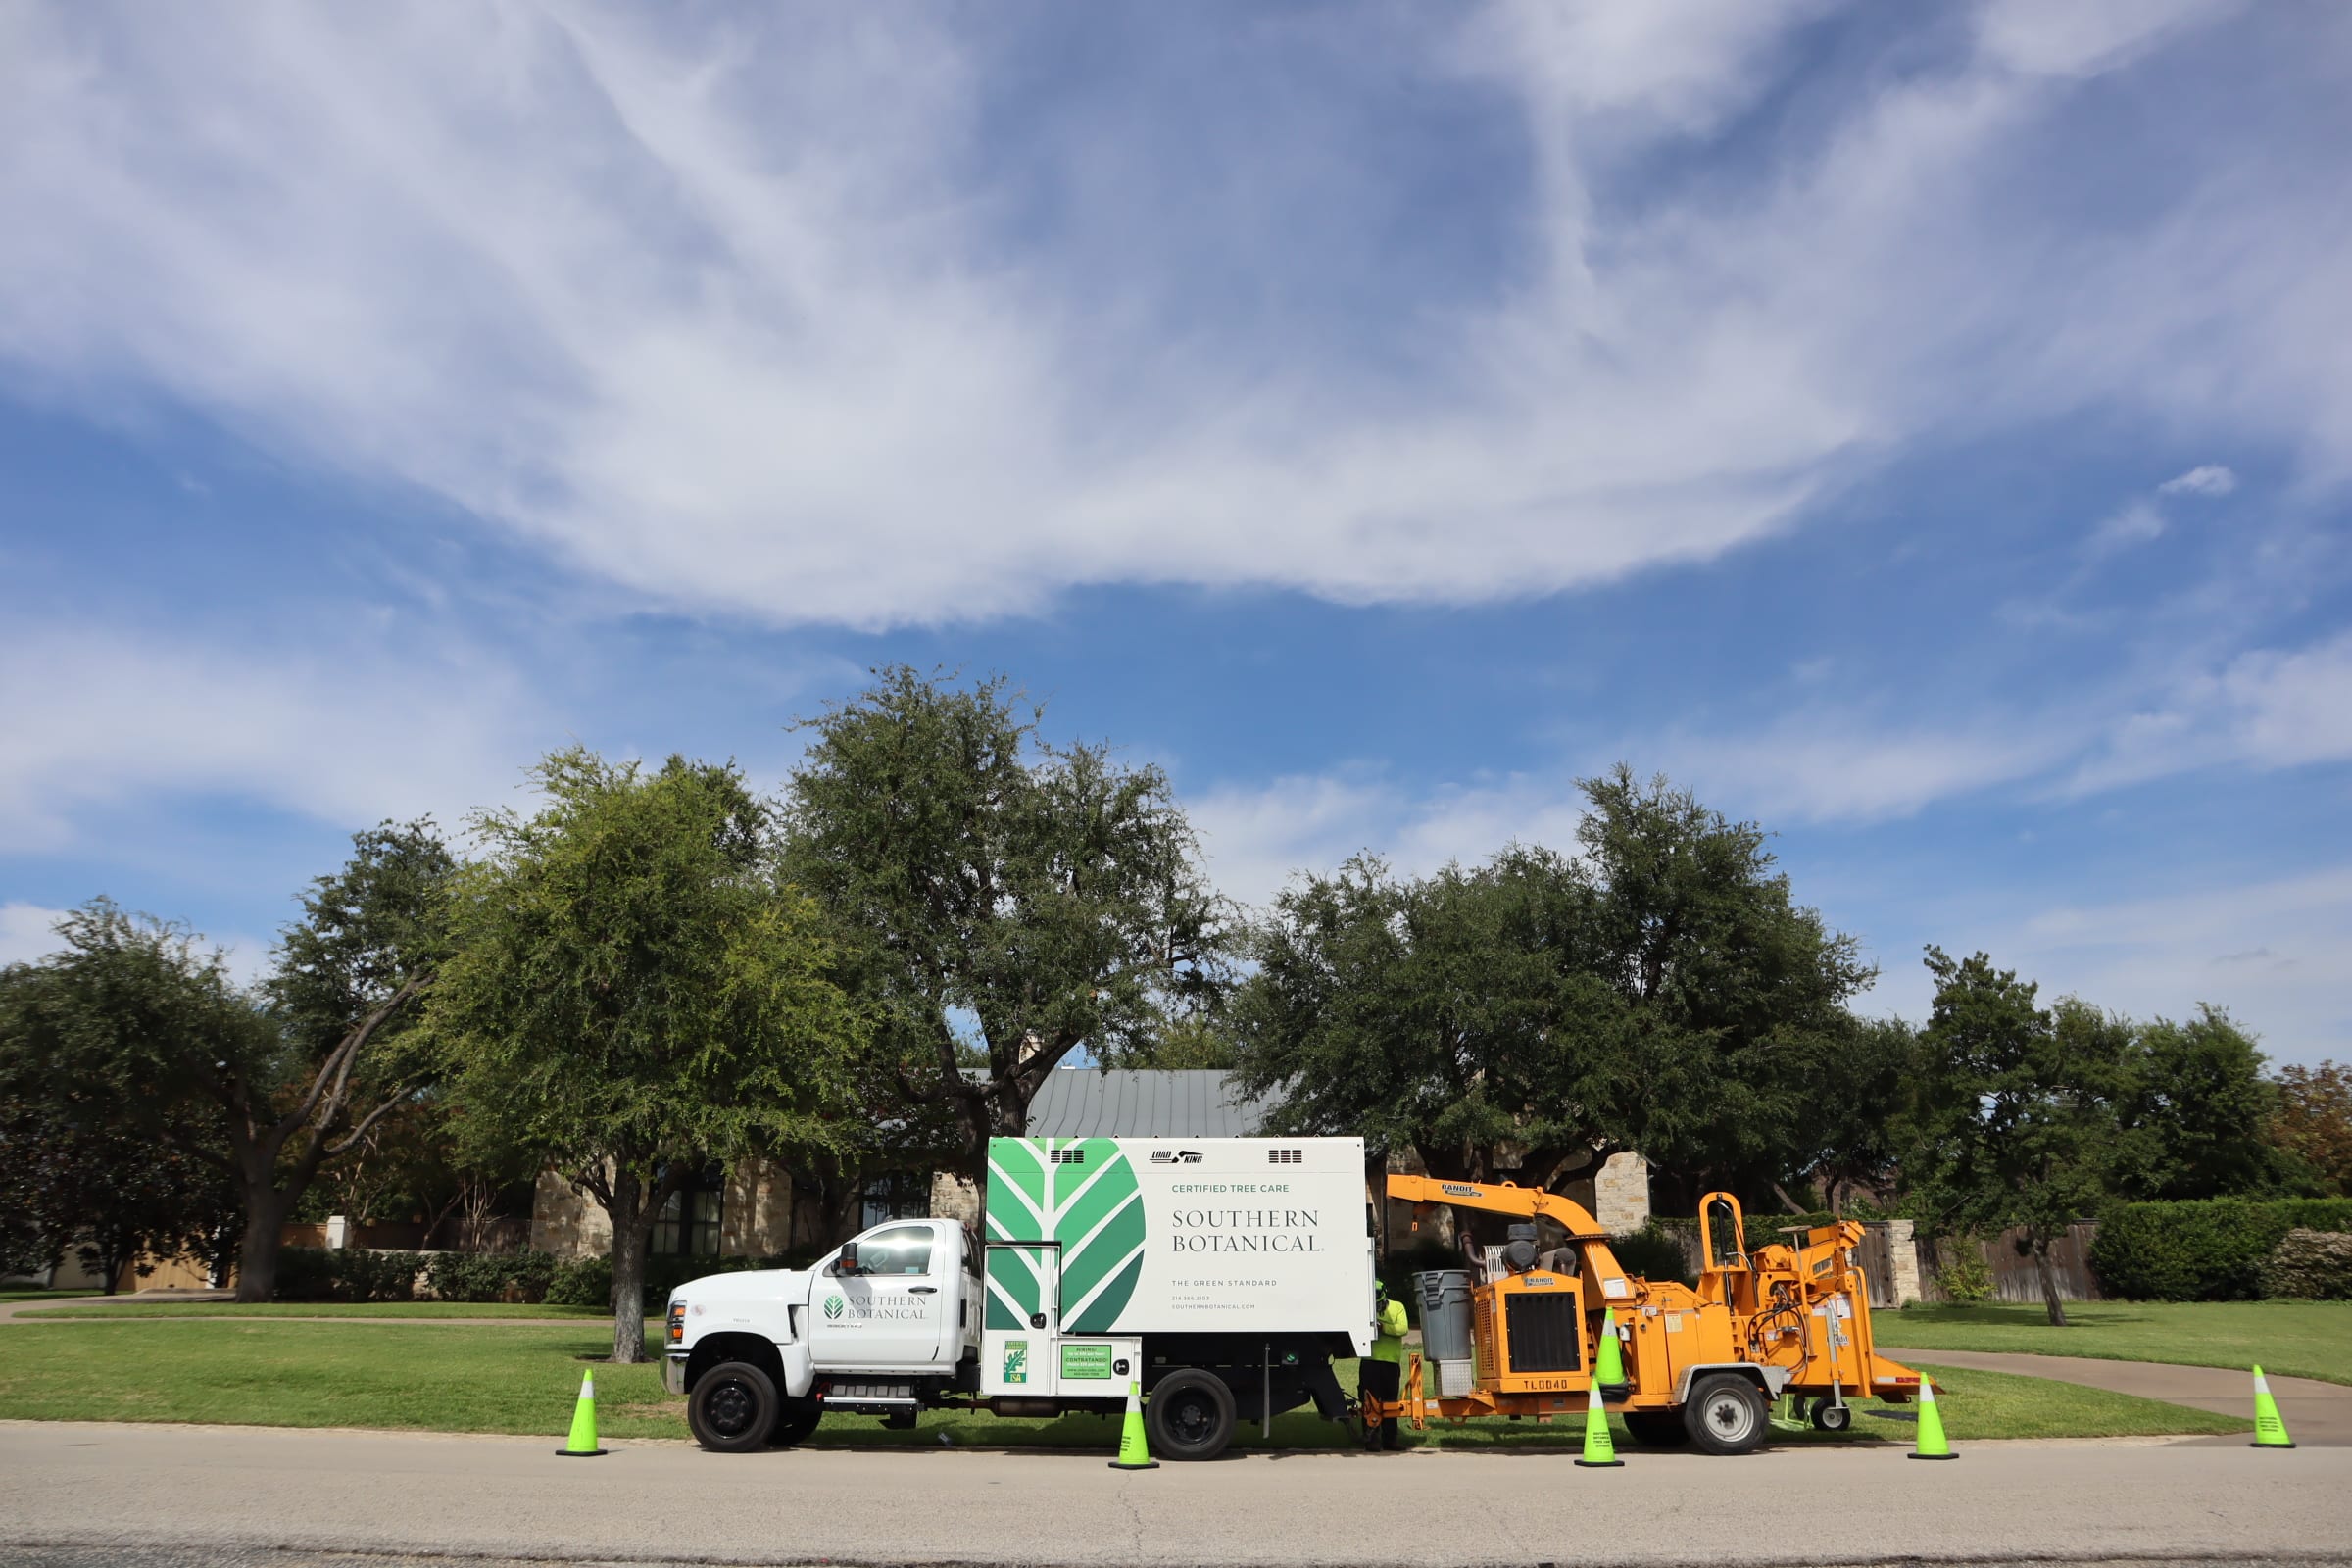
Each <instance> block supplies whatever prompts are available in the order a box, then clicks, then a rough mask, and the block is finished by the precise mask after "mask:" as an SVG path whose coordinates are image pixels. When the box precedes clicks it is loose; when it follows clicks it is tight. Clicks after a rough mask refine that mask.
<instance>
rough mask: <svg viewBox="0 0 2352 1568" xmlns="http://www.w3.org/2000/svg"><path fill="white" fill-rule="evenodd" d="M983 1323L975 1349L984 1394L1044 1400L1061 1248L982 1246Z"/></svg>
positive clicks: (1052, 1376)
mask: <svg viewBox="0 0 2352 1568" xmlns="http://www.w3.org/2000/svg"><path fill="white" fill-rule="evenodd" d="M988 1273H989V1280H988V1289H989V1292H990V1301H989V1310H990V1312H991V1314H992V1315H991V1316H990V1318H989V1319H988V1323H989V1326H990V1329H991V1332H990V1333H989V1334H988V1335H987V1336H986V1337H985V1338H984V1340H983V1342H982V1344H981V1350H980V1378H981V1383H980V1388H981V1392H982V1393H984V1394H1006V1395H1016V1396H1026V1397H1036V1396H1041V1395H1050V1394H1052V1393H1053V1392H1054V1385H1055V1382H1056V1381H1057V1372H1056V1367H1055V1362H1054V1342H1055V1340H1056V1339H1057V1338H1058V1336H1059V1335H1060V1333H1061V1244H1060V1243H1059V1242H991V1243H989V1244H988Z"/></svg>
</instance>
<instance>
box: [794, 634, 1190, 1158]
mask: <svg viewBox="0 0 2352 1568" xmlns="http://www.w3.org/2000/svg"><path fill="white" fill-rule="evenodd" d="M1037 718H1038V715H1037V713H1036V711H1034V710H1026V711H1025V710H1024V709H1023V707H1022V705H1021V704H1020V702H1019V701H1018V700H1017V699H1016V697H1015V696H1014V695H1013V694H1012V692H1011V691H1010V690H1009V687H1008V684H1007V682H1006V681H1005V679H1004V678H1002V677H997V678H993V679H989V680H984V681H981V682H978V683H976V684H974V685H971V686H968V687H958V686H956V685H953V684H949V683H946V682H943V681H941V680H938V679H931V678H926V677H924V676H922V675H920V674H918V673H917V672H916V671H914V670H912V669H910V668H907V667H905V666H899V667H896V668H890V669H884V670H878V671H876V680H875V684H874V685H873V686H871V687H870V688H869V689H867V690H866V691H864V692H863V693H861V694H859V695H858V697H856V698H854V699H852V700H850V701H849V702H846V703H844V704H841V705H840V706H838V707H836V708H834V709H832V710H830V711H827V712H826V713H825V714H824V715H823V716H822V717H819V718H817V719H815V720H812V721H811V722H810V724H809V729H810V730H811V731H812V732H813V735H814V742H813V744H812V745H811V746H810V748H809V753H808V757H807V759H806V760H805V761H804V763H803V764H802V766H801V767H800V768H799V770H798V771H796V772H795V773H794V775H793V779H792V791H791V804H790V808H789V810H790V833H791V840H792V850H791V856H792V865H793V869H794V875H795V877H796V878H797V879H798V880H799V881H800V882H801V883H802V884H803V885H804V886H806V887H808V888H809V891H810V892H811V893H813V894H814V895H815V897H816V898H817V900H818V901H819V902H820V903H821V904H822V905H823V906H824V907H825V909H826V910H827V912H828V913H829V914H830V915H831V916H832V917H833V919H834V921H835V923H836V926H837V927H838V929H839V930H841V931H842V932H843V933H844V941H845V942H846V943H847V944H848V946H849V949H850V956H849V966H850V970H851V972H852V973H853V974H854V975H855V976H856V984H857V988H858V992H859V994H860V995H862V996H864V997H866V998H868V999H869V1000H870V1001H871V1003H872V1004H873V1006H874V1009H875V1015H876V1018H877V1020H878V1027H877V1032H876V1035H875V1049H876V1050H877V1051H878V1052H879V1053H880V1054H881V1060H882V1061H883V1062H884V1063H885V1065H886V1066H887V1069H888V1071H889V1073H890V1075H891V1079H892V1081H893V1082H894V1083H895V1084H896V1085H897V1086H898V1089H899V1091H900V1093H901V1094H902V1095H903V1096H905V1097H906V1098H907V1100H908V1101H910V1102H912V1103H916V1104H941V1105H945V1106H947V1107H948V1108H949V1110H950V1111H951V1112H952V1113H953V1114H954V1116H955V1118H956V1122H957V1124H958V1126H959V1128H960V1130H961V1139H962V1146H963V1147H962V1159H961V1164H962V1167H963V1169H964V1170H965V1171H966V1172H968V1173H970V1174H972V1175H974V1176H977V1175H978V1174H979V1173H980V1170H981V1168H982V1162H983V1160H984V1158H985V1156H986V1151H987V1145H988V1139H989V1138H990V1137H991V1136H994V1135H997V1134H1008V1133H1019V1132H1021V1131H1023V1130H1024V1129H1025V1128H1026V1126H1027V1125H1028V1111H1029V1103H1030V1101H1031V1099H1032V1098H1034V1097H1035V1095H1036V1094H1037V1091H1038V1088H1039V1086H1040V1085H1041V1084H1042V1083H1043V1082H1044V1080H1045V1076H1046V1074H1048V1073H1050V1072H1052V1071H1053V1070H1054V1068H1055V1067H1057V1066H1059V1065H1060V1064H1061V1062H1062V1061H1063V1060H1065V1059H1066V1058H1067V1057H1068V1056H1069V1055H1070V1054H1071V1053H1073V1052H1074V1051H1076V1050H1077V1049H1078V1048H1079V1047H1080V1046H1082V1045H1083V1046H1084V1047H1085V1048H1086V1049H1087V1050H1088V1052H1089V1053H1091V1054H1092V1055H1093V1057H1094V1059H1095V1060H1096V1061H1097V1062H1098V1063H1101V1064H1103V1065H1106V1066H1110V1065H1122V1064H1125V1063H1128V1062H1132V1061H1139V1060H1143V1059H1147V1058H1148V1055H1149V1053H1150V1048H1151V1045H1152V1040H1153V1038H1154V1036H1155V1033H1156V1031H1157V1030H1158V1029H1159V1027H1160V1026H1161V1024H1162V1022H1163V1020H1164V1019H1165V1017H1166V1016H1167V1014H1168V1012H1169V1011H1171V1010H1172V1009H1176V1008H1180V1007H1182V1006H1184V1005H1190V1004H1192V1003H1194V1002H1196V1001H1199V1000H1201V999H1203V998H1205V997H1207V996H1209V995H1211V994H1213V993H1214V992H1215V991H1216V990H1217V989H1218V987H1219V985H1220V984H1221V981H1222V977H1223V972H1224V971H1223V964H1224V961H1225V943H1226V938H1225V934H1224V931H1223V929H1222V927H1221V924H1220V917H1219V908H1220V905H1219V901H1218V900H1217V899H1216V898H1215V897H1214V896H1213V895H1212V894H1211V893H1210V891H1209V890H1208V887H1207V884H1206V881H1205V879H1204V878H1203V876H1202V874H1201V868H1200V864H1199V854H1198V849H1197V846H1196V844H1195V842H1194V838H1193V833H1192V830H1191V828H1190V826H1189V825H1188V824H1187V822H1186V820H1185V816H1184V812H1183V809H1181V808H1180V807H1179V806H1178V805H1177V803H1176V800H1175V797H1174V795H1173V793H1172V792H1171V791H1170V789H1169V787H1168V781H1167V778H1166V776H1165V775H1164V774H1162V773H1161V772H1160V771H1159V770H1158V769H1157V768H1154V767H1148V766H1147V767H1134V768H1129V767H1122V766H1120V765H1119V764H1117V763H1116V762H1114V761H1113V760H1112V759H1111V756H1110V753H1109V750H1108V748H1105V747H1098V746H1088V745H1073V746H1068V747H1055V746H1051V745H1048V744H1046V743H1045V742H1043V741H1042V740H1040V739H1039V736H1038V729H1037ZM967 1057H968V1059H967Z"/></svg>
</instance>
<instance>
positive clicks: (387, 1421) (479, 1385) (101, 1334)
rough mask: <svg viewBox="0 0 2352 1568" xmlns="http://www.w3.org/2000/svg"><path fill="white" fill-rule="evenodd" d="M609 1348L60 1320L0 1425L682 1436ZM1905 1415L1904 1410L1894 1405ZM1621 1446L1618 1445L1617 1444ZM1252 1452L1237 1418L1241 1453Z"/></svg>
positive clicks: (1085, 1434) (518, 1335) (2103, 1403)
mask: <svg viewBox="0 0 2352 1568" xmlns="http://www.w3.org/2000/svg"><path fill="white" fill-rule="evenodd" d="M611 1346H612V1341H611V1338H610V1337H609V1336H608V1335H605V1334H602V1333H599V1332H597V1327H596V1325H594V1324H591V1323H582V1324H581V1325H579V1327H577V1328H572V1327H557V1326H515V1327H512V1328H508V1327H496V1326H489V1325H483V1326H478V1327H474V1326H451V1327H445V1328H435V1327H432V1326H430V1325H426V1324H400V1323H390V1324H378V1323H284V1322H280V1323H270V1322H255V1321H244V1322H239V1321H234V1320H228V1321H221V1322H215V1323H205V1324H183V1325H178V1326H167V1325H165V1324H162V1323H157V1322H152V1321H150V1322H143V1323H141V1322H123V1323H86V1322H75V1323H61V1324H54V1325H50V1326H46V1327H40V1326H32V1325H16V1326H9V1327H0V1418H6V1419H20V1420H95V1421H191V1422H223V1423H228V1424H232V1425H247V1426H290V1427H325V1426H332V1427H391V1428H408V1429H416V1430H425V1431H439V1432H503V1433H517V1434H537V1435H540V1436H543V1437H547V1438H550V1439H556V1438H561V1437H562V1436H563V1434H564V1431H565V1429H566V1428H567V1427H568V1425H569V1423H570V1420H571V1411H572V1400H573V1397H574V1396H575V1395H576V1394H577V1392H578V1389H579V1380H580V1372H581V1370H582V1369H583V1368H584V1367H593V1369H594V1371H595V1373H596V1384H597V1396H598V1398H597V1414H598V1419H599V1423H600V1425H601V1427H602V1430H603V1432H604V1434H605V1435H607V1436H613V1437H649V1438H672V1439H679V1440H683V1439H684V1438H685V1436H686V1421H685V1413H684V1401H683V1400H681V1399H675V1398H672V1397H669V1396H668V1395H667V1394H665V1393H663V1392H662V1378H661V1369H660V1368H659V1367H658V1366H655V1365H644V1366H612V1365H609V1364H606V1363H604V1362H602V1361H599V1360H596V1359H595V1358H596V1357H599V1356H601V1355H603V1354H605V1353H607V1352H608V1351H609V1350H610V1348H611ZM1936 1381H1937V1383H1938V1385H1939V1386H1940V1387H1943V1388H1945V1389H1946V1390H1947V1391H1948V1397H1946V1398H1945V1399H1944V1400H1943V1402H1942V1408H1943V1412H1944V1423H1945V1427H1946V1430H1947V1431H1948V1432H1949V1433H1950V1434H1951V1437H1952V1440H1953V1441H1954V1442H1955V1443H1966V1442H1974V1441H1980V1440H1983V1439H1986V1438H2002V1437H2113V1436H2126V1435H2143V1434H2160V1433H2177V1432H2232V1431H2241V1430H2243V1429H2244V1427H2245V1423H2243V1422H2238V1421H2233V1420H2230V1419H2229V1418H2227V1417H2223V1416H2214V1415H2208V1414H2206V1413H2205V1412H2203V1411H2199V1410H2189V1409H2184V1408H2182V1407H2180V1406H2179V1405H2171V1404H2164V1403H2160V1402H2158V1401H2156V1400H2152V1399H2137V1398H2132V1397H2129V1396H2127V1395H2120V1394H2107V1393H2103V1392H2101V1391H2098V1390H2092V1389H2082V1388H2075V1387H2073V1386H2070V1385H2067V1384H2061V1383H2050V1382H2046V1381H2043V1380H2041V1379H2037V1378H2019V1377H2008V1376H2004V1375H2002V1374H2000V1373H1992V1372H1968V1371H1957V1370H1952V1371H1938V1372H1937V1373H1936ZM1878 1408H1880V1407H1879V1406H1877V1405H1875V1404H1869V1405H1865V1406H1864V1409H1863V1418H1862V1419H1861V1420H1859V1421H1857V1422H1856V1423H1855V1427H1856V1430H1855V1432H1854V1433H1853V1434H1852V1435H1850V1436H1846V1437H1842V1438H1836V1439H1827V1438H1823V1437H1822V1436H1821V1435H1819V1434H1807V1435H1806V1436H1804V1437H1803V1438H1801V1439H1791V1440H1789V1441H1794V1442H1801V1443H1822V1442H1832V1443H1838V1442H1842V1443H1856V1442H1862V1443H1869V1442H1877V1443H1897V1444H1907V1443H1909V1442H1910V1441H1911V1436H1912V1432H1913V1428H1912V1426H1911V1425H1910V1423H1909V1422H1907V1421H1892V1420H1882V1419H1880V1418H1878V1417H1877V1416H1875V1415H1873V1414H1872V1413H1871V1412H1872V1411H1874V1410H1877V1409H1878ZM1892 1413H1907V1412H1892ZM1581 1433H1582V1426H1581V1424H1580V1422H1579V1421H1575V1420H1570V1421H1562V1422H1557V1423H1554V1424H1550V1425H1544V1424H1540V1423H1537V1422H1534V1421H1522V1422H1511V1421H1481V1422H1471V1423H1467V1424H1465V1425H1463V1426H1459V1427H1455V1426H1451V1425H1446V1424H1433V1426H1432V1427H1431V1429H1430V1431H1429V1433H1428V1434H1426V1435H1425V1436H1424V1438H1423V1439H1422V1441H1423V1442H1425V1443H1428V1444H1430V1445H1432V1446H1439V1447H1444V1448H1494V1447H1536V1446H1542V1447H1571V1446H1575V1445H1576V1444H1577V1443H1578V1442H1579V1441H1580V1437H1581ZM813 1441H814V1443H815V1444H816V1445H817V1446H836V1445H840V1446H849V1445H890V1446H929V1447H936V1446H942V1445H943V1443H944V1444H945V1445H946V1446H956V1447H1003V1446H1049V1447H1080V1448H1096V1449H1100V1450H1102V1451H1103V1453H1104V1454H1109V1453H1111V1452H1113V1451H1114V1450H1115V1449H1116V1448H1117V1446H1118V1427H1117V1421H1116V1419H1115V1418H1113V1417H1108V1416H1063V1417H1060V1418H1057V1419H1054V1420H1040V1419H1015V1418H1003V1419H1000V1418H998V1417H994V1416H990V1415H987V1414H984V1413H980V1412H966V1411H949V1410H934V1411H927V1412H925V1414H924V1415H923V1417H922V1421H921V1423H920V1425H919V1426H918V1427H917V1428H916V1429H915V1430H914V1431H911V1432H890V1431H886V1430H884V1428H883V1427H882V1424H881V1421H880V1419H879V1418H877V1417H871V1416H834V1417H830V1418H828V1419H827V1420H826V1422H825V1424H824V1426H823V1427H822V1428H821V1429H819V1431H818V1433H817V1436H816V1438H815V1439H814V1440H813ZM1619 1441H1620V1442H1621V1443H1622V1442H1624V1441H1625V1440H1624V1436H1623V1433H1622V1432H1620V1434H1619ZM1260 1443H1261V1440H1260V1438H1259V1437H1258V1429H1257V1426H1256V1424H1255V1423H1254V1422H1246V1423H1245V1424H1244V1426H1243V1429H1242V1435H1241V1437H1240V1440H1239V1444H1238V1446H1241V1447H1244V1448H1250V1447H1255V1446H1259V1445H1260ZM1347 1443H1348V1437H1347V1434H1346V1433H1345V1431H1344V1430H1343V1429H1341V1428H1339V1427H1337V1426H1335V1425H1332V1424H1330V1423H1327V1422H1324V1421H1321V1420H1319V1419H1317V1418H1316V1417H1314V1416H1312V1415H1308V1414H1305V1413H1301V1412H1293V1413H1291V1414H1288V1415H1283V1416H1278V1417H1276V1418H1275V1422H1274V1445H1273V1446H1277V1447H1288V1448H1307V1447H1324V1448H1329V1447H1340V1446H1345V1445H1346V1444H1347Z"/></svg>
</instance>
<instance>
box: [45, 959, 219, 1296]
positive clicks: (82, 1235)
mask: <svg viewBox="0 0 2352 1568" xmlns="http://www.w3.org/2000/svg"><path fill="white" fill-rule="evenodd" d="M54 979H55V977H54V976H53V975H51V974H49V973H47V972H45V971H44V970H42V969H40V968H38V967H35V966H33V965H30V964H26V965H20V966H16V967H12V968H10V969H7V970H0V1040H5V1041H11V1042H15V1041H21V1040H23V1039H25V1034H24V1033H23V1030H24V1027H25V1024H26V1023H28V1022H30V1021H31V1020H29V1019H26V1018H25V1017H24V1015H23V1013H22V1012H20V1010H19V1009H27V1010H30V1011H33V1012H38V1011H41V1010H45V1009H46V1008H47V1007H48V1006H50V1005H54V1003H55V1001H56V1000H58V999H55V998H54V997H44V996H42V995H40V994H39V993H41V992H43V991H48V990H52V989H53V982H54ZM34 1027H36V1028H37V1027H38V1025H35V1026H34ZM41 1066H42V1063H40V1062H39V1060H38V1059H37V1058H35V1057H32V1056H30V1055H29V1054H22V1053H19V1052H16V1051H9V1052H7V1053H6V1054H5V1055H0V1215H5V1216H6V1226H7V1231H8V1234H9V1236H10V1237H11V1238H13V1239H14V1241H15V1243H16V1245H15V1246H13V1247H11V1248H10V1249H9V1256H8V1257H7V1259H6V1260H5V1267H6V1268H7V1269H8V1271H10V1272H18V1271H23V1272H27V1273H29V1272H36V1271H39V1270H42V1269H53V1268H55V1267H57V1266H58V1265H59V1264H60V1263H61V1262H63V1261H64V1259H65V1257H66V1254H67V1253H69V1252H72V1253H74V1254H75V1255H77V1256H78V1258H79V1259H80V1261H81V1263H82V1265H83V1267H85V1268H87V1269H89V1270H90V1271H91V1272H93V1273H95V1274H97V1275H98V1277H99V1278H100V1279H101V1280H102V1281H104V1284H103V1286H102V1287H101V1288H102V1289H103V1290H104V1292H105V1293H106V1294H107V1295H109V1296H111V1295H113V1294H114V1293H115V1289H116V1287H117V1285H118V1284H119V1283H120V1281H121V1279H122V1276H123V1271H124V1269H125V1268H126V1267H129V1266H132V1265H134V1264H135V1265H138V1271H139V1272H140V1273H145V1272H148V1270H149V1267H150V1265H151V1264H152V1263H153V1262H160V1261H164V1260H168V1259H171V1258H174V1257H181V1256H186V1255H189V1254H191V1253H193V1254H197V1255H201V1256H203V1257H205V1258H206V1259H207V1260H208V1261H209V1260H211V1259H213V1257H214V1255H215V1253H216V1251H217V1250H218V1246H219V1243H220V1242H221V1239H222V1238H223V1237H224V1236H229V1235H233V1234H234V1233H235V1229H236V1212H237V1204H236V1189H235V1187H234V1186H233V1185H232V1184H231V1183H230V1182H229V1181H228V1179H227V1176H226V1174H225V1173H224V1172H222V1171H221V1170H220V1169H218V1168H216V1167H214V1166H211V1165H207V1164H205V1163H203V1162H201V1161H198V1160H196V1159H194V1158H193V1157H191V1156H190V1155H189V1154H187V1153H186V1152H184V1151H183V1149H182V1148H180V1147H179V1146H178V1145H176V1144H174V1143H172V1142H168V1141H165V1140H161V1139H157V1138H154V1137H151V1136H149V1135H148V1134H147V1133H146V1132H145V1131H144V1130H141V1129H139V1128H138V1127H136V1126H134V1125H133V1124H132V1123H131V1122H130V1121H129V1120H128V1119H127V1118H125V1117H124V1116H123V1115H122V1113H121V1111H120V1110H119V1108H118V1107H117V1100H118V1098H119V1095H120V1090H119V1089H118V1088H117V1087H116V1086H110V1085H105V1084H100V1083H94V1082H92V1081H90V1080H88V1079H86V1078H83V1077H80V1076H78V1075H76V1074H73V1073H71V1072H68V1073H62V1074H52V1073H49V1072H46V1071H42V1070H40V1068H41ZM197 1141H199V1142H203V1143H207V1144H218V1143H219V1142H221V1141H220V1140H219V1139H218V1138H217V1137H212V1136H205V1135H202V1134H199V1136H198V1139H197Z"/></svg>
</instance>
